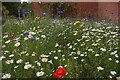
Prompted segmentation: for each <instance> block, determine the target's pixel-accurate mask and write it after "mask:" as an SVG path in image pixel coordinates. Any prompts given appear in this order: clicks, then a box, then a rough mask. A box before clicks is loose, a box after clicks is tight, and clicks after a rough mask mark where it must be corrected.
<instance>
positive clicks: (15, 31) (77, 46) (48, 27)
mask: <svg viewBox="0 0 120 80" xmlns="http://www.w3.org/2000/svg"><path fill="white" fill-rule="evenodd" d="M75 21H76V20H71V19H40V20H35V19H34V20H33V19H29V20H28V22H26V21H21V22H19V21H17V20H15V19H9V20H8V21H7V23H6V24H5V25H4V26H3V29H2V34H3V36H5V35H8V37H7V38H3V41H2V45H5V46H6V47H4V48H3V56H5V58H4V59H3V60H2V72H3V74H2V76H3V75H5V74H6V73H10V74H11V78H37V75H36V73H37V72H38V71H43V72H44V75H43V76H41V78H53V74H54V73H55V71H56V70H57V68H58V67H59V66H63V67H64V68H65V69H66V70H67V73H68V74H67V75H65V78H110V76H112V77H113V78H115V77H118V76H120V69H119V66H120V64H119V63H116V60H118V61H119V60H120V59H119V43H118V41H119V35H120V34H118V26H115V25H113V24H110V23H105V22H104V21H103V22H101V23H97V22H96V21H89V20H83V19H82V20H79V21H80V23H81V24H84V26H82V27H80V26H79V25H78V24H77V25H73V24H74V22H75ZM50 22H52V23H50ZM66 22H68V23H66ZM16 23H18V24H16ZM30 24H31V25H30ZM93 30H95V31H93ZM30 31H32V32H35V33H36V34H35V35H33V38H34V39H35V40H33V41H32V40H30V39H28V40H24V38H25V37H28V35H26V34H25V33H26V32H30ZM74 31H78V33H77V34H76V35H73V34H74ZM102 31H105V32H102ZM6 32H8V33H9V34H6ZM112 32H116V33H115V34H112ZM10 35H15V37H14V38H11V37H10ZM41 35H46V37H45V38H42V37H41ZM53 35H54V36H53ZM17 37H19V38H20V39H19V40H14V39H15V38H17ZM36 37H37V38H39V39H38V40H36ZM7 40H11V41H10V43H7V44H5V41H7ZM17 41H19V42H20V46H18V47H16V46H14V44H15V43H16V42H17ZM56 43H58V44H59V46H58V47H55V45H56ZM93 43H94V44H97V46H93V45H92V44H93ZM70 46H72V48H70ZM100 48H104V49H106V51H102V50H100ZM89 49H93V51H89ZM58 50H60V51H61V52H59V51H58ZM5 51H9V52H8V53H5ZM23 51H26V53H23V54H21V52H23ZM78 51H80V55H78V54H77V52H78ZM115 51H116V53H115ZM33 52H35V56H31V54H33ZM112 52H114V54H113V55H111V53H112ZM27 53H28V54H29V55H28V56H26V54H27ZM11 54H14V56H13V57H9V55H11ZM41 54H45V55H49V57H47V59H48V61H50V60H52V63H53V64H51V63H49V62H42V57H41ZM95 54H100V55H99V56H95ZM117 55H118V57H117ZM54 57H58V59H54ZM76 57H77V58H76ZM75 58H76V59H75ZM109 58H112V60H111V61H110V60H108V59H109ZM19 59H22V60H23V62H22V63H19V64H17V63H16V61H17V60H19ZM7 60H14V62H13V63H11V64H6V63H5V61H7ZM35 61H38V62H39V63H40V64H41V66H38V65H37V64H36V63H35ZM25 62H29V64H31V65H32V66H34V68H29V69H24V66H25ZM15 66H19V67H18V68H16V69H15V68H14V67H15ZM99 66H101V67H102V68H104V69H103V70H100V71H98V69H97V67H99ZM110 71H115V72H116V74H115V75H112V74H111V73H110Z"/></svg>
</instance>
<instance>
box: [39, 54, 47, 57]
mask: <svg viewBox="0 0 120 80" xmlns="http://www.w3.org/2000/svg"><path fill="white" fill-rule="evenodd" d="M41 57H49V55H45V54H41Z"/></svg>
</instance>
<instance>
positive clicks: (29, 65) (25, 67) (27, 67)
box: [24, 64, 32, 69]
mask: <svg viewBox="0 0 120 80" xmlns="http://www.w3.org/2000/svg"><path fill="white" fill-rule="evenodd" d="M31 67H32V65H31V64H27V65H25V66H24V69H29V68H31Z"/></svg>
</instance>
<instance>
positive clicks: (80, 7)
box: [34, 2, 120, 22]
mask: <svg viewBox="0 0 120 80" xmlns="http://www.w3.org/2000/svg"><path fill="white" fill-rule="evenodd" d="M45 3H47V2H42V4H45ZM68 3H69V4H74V3H75V2H68ZM76 3H77V5H74V6H73V7H75V8H76V9H77V14H78V15H80V17H86V14H87V13H88V12H89V11H91V12H92V13H93V14H94V15H96V16H97V17H98V18H101V19H106V20H109V19H112V20H113V21H115V22H116V21H118V19H119V17H118V15H119V14H120V11H119V10H120V9H119V5H120V2H76ZM34 7H36V9H34V13H35V16H39V14H40V12H41V11H44V9H43V8H41V7H40V6H38V5H37V2H36V3H34ZM69 13H72V12H69ZM69 13H68V16H71V17H76V15H71V14H69Z"/></svg>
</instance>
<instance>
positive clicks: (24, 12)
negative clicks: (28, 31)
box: [22, 12, 30, 14]
mask: <svg viewBox="0 0 120 80" xmlns="http://www.w3.org/2000/svg"><path fill="white" fill-rule="evenodd" d="M22 13H23V14H29V13H30V12H22Z"/></svg>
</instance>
